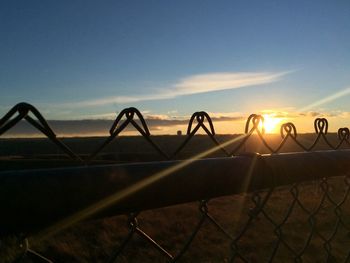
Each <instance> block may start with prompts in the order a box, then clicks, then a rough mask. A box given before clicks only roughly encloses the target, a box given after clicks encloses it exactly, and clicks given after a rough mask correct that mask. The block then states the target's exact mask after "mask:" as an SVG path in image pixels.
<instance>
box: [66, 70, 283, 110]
mask: <svg viewBox="0 0 350 263" xmlns="http://www.w3.org/2000/svg"><path fill="white" fill-rule="evenodd" d="M288 73H290V71H285V72H277V73H276V72H218V73H207V74H199V75H193V76H189V77H186V78H183V79H180V80H179V81H178V82H176V83H174V84H173V85H171V86H169V87H166V88H164V89H161V90H158V91H157V92H155V93H152V94H148V95H131V96H114V97H108V98H98V99H93V100H85V101H78V102H74V103H64V105H62V104H61V105H60V106H64V107H71V108H79V107H91V106H102V105H109V104H127V103H135V102H141V101H149V100H164V99H171V98H176V97H179V96H184V95H192V94H198V93H205V92H214V91H220V90H228V89H238V88H244V87H249V86H259V85H263V84H268V83H272V82H276V81H278V80H280V79H281V78H282V77H283V76H284V75H286V74H288Z"/></svg>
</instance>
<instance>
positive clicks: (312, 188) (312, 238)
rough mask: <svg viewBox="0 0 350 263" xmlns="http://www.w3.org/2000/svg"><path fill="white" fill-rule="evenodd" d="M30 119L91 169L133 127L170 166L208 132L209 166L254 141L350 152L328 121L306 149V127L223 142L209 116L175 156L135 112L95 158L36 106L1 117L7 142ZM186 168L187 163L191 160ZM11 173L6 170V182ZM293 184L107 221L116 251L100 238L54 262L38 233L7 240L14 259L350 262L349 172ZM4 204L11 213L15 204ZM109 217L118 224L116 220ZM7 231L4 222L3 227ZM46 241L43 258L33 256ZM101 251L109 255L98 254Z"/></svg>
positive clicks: (254, 128) (191, 129) (192, 128)
mask: <svg viewBox="0 0 350 263" xmlns="http://www.w3.org/2000/svg"><path fill="white" fill-rule="evenodd" d="M22 119H24V120H26V121H27V122H29V123H30V124H31V125H32V126H34V127H35V128H36V129H38V130H39V131H40V132H42V133H43V134H44V135H45V136H47V138H49V139H50V140H51V141H52V142H53V143H54V144H55V145H57V147H59V148H60V149H61V150H62V151H63V152H64V153H65V154H66V155H67V156H68V158H70V160H71V162H72V163H74V164H75V165H83V166H89V167H90V166H93V165H95V164H96V163H97V162H96V161H97V160H98V157H99V155H100V154H102V153H103V151H104V150H105V149H106V147H107V146H108V145H109V144H111V143H112V142H113V141H114V140H115V139H117V138H118V136H119V135H120V134H121V133H122V131H123V130H125V129H126V128H127V127H129V126H133V127H134V128H135V129H136V130H137V131H138V132H139V134H140V135H141V136H142V137H143V138H144V139H145V141H146V142H147V143H148V144H149V145H150V146H151V147H152V148H153V149H154V150H155V151H156V152H157V153H158V154H159V156H160V157H161V158H162V159H163V160H164V161H172V160H177V159H179V155H180V154H181V152H183V151H184V149H185V148H186V147H188V146H189V144H190V142H191V141H192V140H194V138H195V135H196V134H198V132H199V131H200V130H201V131H204V132H205V134H206V135H207V137H208V138H209V139H210V140H211V141H212V142H213V147H212V148H210V149H209V150H207V151H205V152H199V153H198V154H197V155H195V156H192V158H191V159H202V158H205V157H207V156H208V155H210V154H211V153H213V152H220V154H221V156H225V158H236V156H241V153H242V151H244V147H245V145H246V143H247V141H248V140H249V139H252V137H253V135H256V136H257V138H258V139H259V140H260V142H261V143H262V145H263V146H264V147H265V148H266V149H268V151H269V152H270V153H271V154H273V155H277V156H278V155H279V153H280V152H283V149H284V147H285V146H286V142H287V141H290V142H291V143H294V144H295V145H296V146H298V147H299V148H301V149H302V150H303V151H304V152H313V151H315V149H317V146H318V145H319V144H320V143H321V142H322V143H323V144H325V145H326V146H327V147H328V149H330V150H335V151H341V150H340V149H344V148H348V147H349V145H350V141H349V135H350V131H349V129H348V128H340V129H339V130H338V133H337V136H338V141H337V142H336V143H334V140H333V141H332V140H330V139H329V134H328V121H327V119H325V118H317V119H315V122H314V128H315V133H316V136H315V138H314V140H313V141H312V142H310V143H308V144H305V142H303V141H301V140H299V137H298V134H297V130H296V127H295V126H294V124H293V123H290V122H289V123H285V124H282V125H281V128H280V135H281V137H280V138H281V139H280V142H279V143H278V144H277V145H276V144H274V145H272V144H271V143H269V142H268V141H267V140H266V136H265V132H264V125H263V123H264V118H263V116H261V115H256V114H252V115H250V116H249V117H248V119H247V122H246V126H245V132H244V134H242V135H240V136H237V137H235V138H234V139H231V140H228V141H225V142H220V141H219V140H218V139H217V136H216V134H215V129H214V125H213V122H212V120H211V118H210V116H209V115H208V114H207V113H206V112H196V113H194V114H193V115H192V116H191V118H190V120H189V124H188V129H187V133H186V136H185V137H184V140H183V141H182V142H181V143H180V144H179V146H178V147H176V148H175V150H174V151H172V152H168V151H166V150H164V149H163V148H162V147H161V146H160V145H158V144H157V143H156V142H155V141H154V140H153V138H152V135H151V133H150V131H149V129H148V126H147V123H146V121H145V119H144V118H143V116H142V114H141V113H140V111H139V110H137V109H136V108H127V109H124V110H123V111H121V112H120V113H119V115H118V116H117V118H116V119H115V121H114V123H113V125H112V127H111V128H110V135H109V136H108V137H107V138H106V139H105V141H104V142H103V143H102V144H101V145H100V146H98V147H96V149H95V150H94V151H93V152H92V153H91V154H90V155H89V156H81V155H79V154H76V153H75V152H74V151H72V150H71V149H70V148H69V147H68V146H67V145H66V144H65V143H64V142H63V141H62V140H60V139H59V138H57V136H56V135H55V133H54V131H53V130H52V129H51V128H50V126H49V124H48V123H47V121H46V120H45V118H44V117H43V116H42V115H41V114H40V112H39V111H38V110H37V109H36V108H35V107H33V106H32V105H30V104H27V103H19V104H17V105H16V106H14V107H13V108H12V109H11V110H10V111H9V112H8V113H7V114H5V115H4V116H3V118H2V119H0V135H2V134H4V133H5V132H7V131H8V130H9V129H11V128H12V127H13V126H15V125H16V124H17V123H18V122H20V121H21V120H22ZM242 149H243V150H242ZM349 154H350V153H349ZM254 158H255V157H254V156H253V159H254ZM187 161H188V160H187ZM328 161H329V162H336V161H337V160H335V161H334V159H330V160H328ZM181 163H185V164H186V160H185V161H182V162H181ZM272 165H273V162H272ZM316 170H317V169H316ZM213 172H215V167H214V168H213ZM1 176H2V175H1V173H0V179H1ZM129 176H130V177H132V176H133V174H130V175H129ZM295 176H296V177H297V175H295ZM290 182H292V183H291V184H289V185H285V184H284V183H281V184H279V183H277V184H276V183H275V184H274V185H273V186H269V187H267V188H266V187H265V188H261V189H253V191H248V190H246V191H242V192H241V193H237V194H235V195H231V196H229V197H220V196H221V195H226V193H222V194H220V193H219V194H217V196H214V197H213V198H210V199H206V198H205V199H203V200H197V201H196V200H190V201H192V202H190V203H186V204H183V205H177V206H173V207H164V208H158V209H155V210H145V211H143V210H142V209H141V210H137V211H132V212H130V213H128V214H127V216H126V217H125V216H118V217H117V218H116V219H114V220H116V221H115V222H114V223H113V224H114V225H115V224H116V225H117V226H118V227H115V226H114V227H112V226H111V224H110V223H108V224H107V225H103V223H101V222H100V223H98V224H102V225H103V226H101V225H100V227H101V228H97V229H96V231H101V232H102V233H105V234H106V233H108V235H110V237H109V238H108V239H112V240H110V242H109V244H108V245H106V246H104V245H103V244H99V245H98V247H101V248H100V249H98V248H96V246H97V245H96V244H94V243H95V242H96V241H92V240H90V242H89V243H91V244H93V245H94V247H93V248H91V249H89V250H90V251H95V252H94V253H92V252H91V253H92V254H95V255H93V256H91V255H90V256H86V255H81V257H77V256H72V257H71V258H69V257H68V258H66V259H65V260H63V261H62V257H60V255H56V256H55V255H54V258H52V259H49V258H50V254H52V253H49V252H50V251H49V249H48V248H45V246H43V245H40V244H42V242H45V239H44V240H42V239H41V238H38V235H36V233H30V234H28V233H20V234H19V233H16V237H15V238H14V237H13V236H11V235H4V236H3V238H2V241H1V243H0V246H1V248H2V251H3V252H1V253H2V255H3V258H4V262H51V260H52V261H54V262H349V261H350V204H349V202H350V201H349V197H348V196H349V191H350V178H349V175H348V173H347V171H346V172H345V173H343V174H341V175H339V174H335V175H333V174H331V172H330V174H328V175H327V176H326V177H322V178H319V179H316V180H312V181H310V178H309V179H308V178H305V180H303V181H300V180H299V179H298V180H296V179H295V180H294V181H293V179H291V180H290ZM207 183H208V182H207ZM209 184H210V182H209ZM0 187H1V185H0ZM173 187H174V188H176V187H177V186H176V185H174V186H173ZM3 190H4V189H3ZM3 204H4V205H5V206H6V200H4V201H3ZM174 204H175V203H174ZM103 220H105V221H103V222H110V221H108V220H111V219H103ZM78 221H80V220H78ZM0 222H1V220H0ZM82 224H85V223H82ZM3 227H4V226H1V224H0V229H1V228H3ZM111 228H113V230H112V229H111ZM63 229H65V228H62V230H63ZM101 229H102V230H101ZM2 230H4V231H1V232H6V231H5V229H2ZM58 232H59V231H58ZM111 232H113V233H111ZM39 236H40V235H39ZM59 239H60V238H59V237H58V240H59ZM38 240H40V242H41V243H40V242H39V241H38ZM63 242H64V241H63ZM114 243H115V245H113V244H114ZM37 244H39V247H40V246H41V247H42V249H41V250H42V251H43V252H41V253H38V252H37V251H36V249H35V250H34V249H33V248H35V247H36V246H38V245H37ZM43 247H44V248H43ZM103 247H107V248H105V249H102V248H103ZM101 250H103V251H104V252H103V253H102V254H101V253H97V252H96V251H100V252H101ZM91 253H90V254H91ZM42 254H45V255H46V254H47V256H43V255H42ZM53 254H55V253H53ZM60 258H61V259H60ZM63 258H64V257H63ZM0 261H1V260H0Z"/></svg>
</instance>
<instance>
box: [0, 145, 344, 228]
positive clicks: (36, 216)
mask: <svg viewBox="0 0 350 263" xmlns="http://www.w3.org/2000/svg"><path fill="white" fill-rule="evenodd" d="M349 173H350V150H337V151H319V152H309V153H305V152H302V153H286V154H266V155H259V154H251V155H243V156H236V157H228V158H212V159H201V160H184V161H166V162H151V163H136V164H115V165H99V166H81V167H72V168H58V169H42V170H24V171H8V172H1V173H0V207H1V211H2V213H1V214H2V215H1V217H0V229H1V233H2V234H5V233H16V232H32V231H35V230H38V229H42V228H43V227H45V226H48V225H50V224H52V223H54V222H55V221H58V220H61V219H63V218H65V217H68V216H71V215H73V214H75V213H78V212H79V211H81V210H84V209H92V210H91V211H90V212H88V213H86V214H85V215H84V216H83V217H82V218H80V220H83V219H87V218H91V217H94V218H95V217H101V216H109V215H117V214H123V213H130V212H135V211H142V210H146V209H152V208H157V207H164V206H169V205H175V204H181V203H186V202H191V201H196V200H206V199H209V198H213V197H218V196H223V195H231V194H238V193H242V192H248V191H255V190H261V189H264V188H271V187H274V186H281V185H289V184H293V183H298V182H303V181H308V180H315V179H320V178H324V177H329V176H332V177H333V176H344V175H349ZM96 204H99V207H94V206H95V205H96Z"/></svg>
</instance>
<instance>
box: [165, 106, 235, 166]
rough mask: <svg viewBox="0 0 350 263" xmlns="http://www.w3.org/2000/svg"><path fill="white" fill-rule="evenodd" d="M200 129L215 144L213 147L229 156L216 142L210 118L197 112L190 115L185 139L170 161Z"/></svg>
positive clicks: (203, 112)
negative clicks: (206, 123)
mask: <svg viewBox="0 0 350 263" xmlns="http://www.w3.org/2000/svg"><path fill="white" fill-rule="evenodd" d="M195 121H196V122H197V124H196V126H195V127H194V128H192V126H193V124H194V122H195ZM205 121H207V122H208V125H209V128H208V127H207V126H206V125H205ZM200 128H202V129H203V130H204V131H205V133H206V134H207V135H208V136H209V138H210V139H211V140H212V141H213V142H214V143H215V145H216V146H217V147H218V148H219V149H220V150H221V151H222V152H223V153H224V154H225V155H226V156H230V154H229V153H228V152H227V151H226V149H225V148H224V147H223V146H222V145H221V144H220V143H219V142H218V141H217V139H216V138H215V130H214V125H213V121H212V119H211V118H210V116H209V114H208V113H206V112H205V111H197V112H195V113H193V114H192V116H191V118H190V121H189V123H188V127H187V133H186V135H187V137H186V139H185V140H184V141H183V142H182V144H181V145H180V146H179V147H178V148H177V149H176V150H175V152H174V153H173V154H172V156H171V159H174V158H175V157H176V156H177V155H178V153H179V152H180V151H181V150H182V149H183V148H184V147H185V146H186V145H187V144H188V142H189V141H190V140H191V139H192V138H193V136H194V135H196V133H197V131H198V130H199V129H200Z"/></svg>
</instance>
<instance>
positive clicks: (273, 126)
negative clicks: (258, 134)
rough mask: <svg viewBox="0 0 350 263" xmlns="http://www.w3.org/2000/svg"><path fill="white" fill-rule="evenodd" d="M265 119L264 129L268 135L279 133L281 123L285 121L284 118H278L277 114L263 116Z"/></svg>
mask: <svg viewBox="0 0 350 263" xmlns="http://www.w3.org/2000/svg"><path fill="white" fill-rule="evenodd" d="M262 116H263V117H264V129H265V132H266V133H276V132H278V130H277V129H278V128H279V125H278V124H279V123H281V121H282V120H283V118H279V117H276V114H274V113H270V114H263V115H262Z"/></svg>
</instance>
